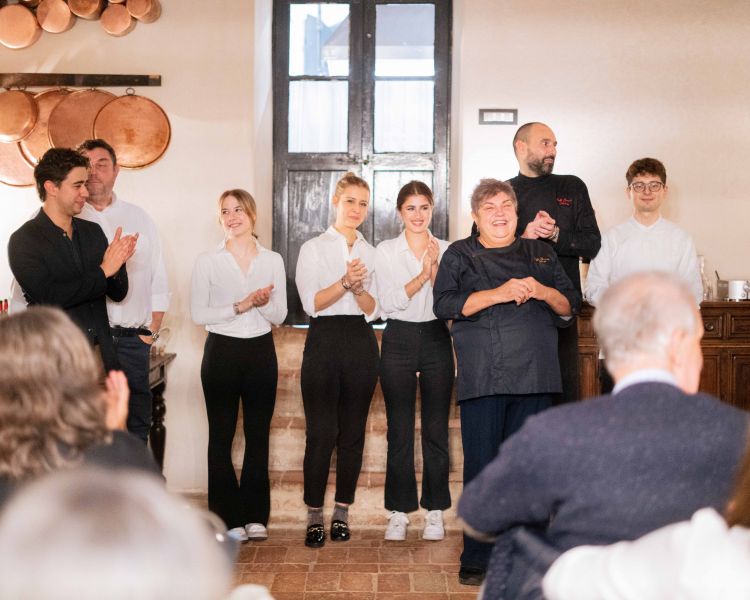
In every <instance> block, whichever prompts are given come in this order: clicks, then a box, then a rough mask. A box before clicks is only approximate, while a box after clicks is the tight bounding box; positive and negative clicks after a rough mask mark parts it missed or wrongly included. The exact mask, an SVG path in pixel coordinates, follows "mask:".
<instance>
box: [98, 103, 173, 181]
mask: <svg viewBox="0 0 750 600" xmlns="http://www.w3.org/2000/svg"><path fill="white" fill-rule="evenodd" d="M94 137H97V138H102V139H104V140H107V141H108V142H109V143H110V144H112V147H113V148H114V149H115V152H116V153H117V162H118V164H119V165H120V166H121V167H124V168H126V169H139V168H141V167H145V166H148V165H150V164H152V163H154V162H156V161H157V160H159V158H161V156H162V155H163V154H164V152H166V150H167V147H168V146H169V140H170V137H171V127H170V124H169V119H168V118H167V115H166V113H165V112H164V111H163V110H162V108H161V107H160V106H159V105H158V104H157V103H156V102H154V101H153V100H149V99H148V98H146V97H144V96H136V95H135V94H130V93H129V94H128V95H125V96H120V97H119V98H116V99H114V100H112V102H110V103H108V104H106V105H105V106H104V107H103V108H102V109H101V110H100V111H99V114H98V115H97V116H96V120H95V121H94Z"/></svg>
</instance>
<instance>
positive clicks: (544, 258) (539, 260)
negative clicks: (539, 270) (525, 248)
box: [534, 256, 549, 265]
mask: <svg viewBox="0 0 750 600" xmlns="http://www.w3.org/2000/svg"><path fill="white" fill-rule="evenodd" d="M534 262H535V263H537V264H538V265H546V264H547V263H548V262H549V256H536V257H534Z"/></svg>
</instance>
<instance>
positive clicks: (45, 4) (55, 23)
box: [36, 0, 76, 33]
mask: <svg viewBox="0 0 750 600" xmlns="http://www.w3.org/2000/svg"><path fill="white" fill-rule="evenodd" d="M36 20H37V21H39V24H40V25H41V26H42V29H44V31H48V32H49V33H63V32H64V31H68V29H70V28H71V27H73V25H75V23H76V16H75V15H74V14H73V13H72V12H70V7H69V6H68V3H67V2H65V0H42V1H41V2H40V3H39V6H38V7H37V9H36Z"/></svg>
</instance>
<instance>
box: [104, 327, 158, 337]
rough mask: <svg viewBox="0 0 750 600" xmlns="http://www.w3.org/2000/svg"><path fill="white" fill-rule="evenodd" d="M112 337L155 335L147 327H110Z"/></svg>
mask: <svg viewBox="0 0 750 600" xmlns="http://www.w3.org/2000/svg"><path fill="white" fill-rule="evenodd" d="M110 331H111V333H112V337H133V336H136V335H149V336H151V335H154V334H153V333H151V330H150V329H146V328H145V327H110Z"/></svg>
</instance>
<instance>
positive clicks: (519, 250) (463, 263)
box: [433, 236, 581, 402]
mask: <svg viewBox="0 0 750 600" xmlns="http://www.w3.org/2000/svg"><path fill="white" fill-rule="evenodd" d="M528 276H532V277H534V278H535V279H536V280H537V281H538V282H539V283H541V284H543V285H546V286H549V287H553V288H555V289H556V290H558V291H559V292H560V293H561V294H563V295H564V296H565V297H566V298H567V299H568V301H569V302H570V307H571V310H572V312H573V314H574V315H575V314H577V313H578V311H579V310H580V307H581V295H580V294H579V293H578V292H577V291H576V290H575V289H574V288H573V284H572V283H571V281H570V279H569V278H568V276H567V275H566V274H565V271H564V270H563V268H562V266H561V265H560V263H559V261H558V260H557V256H556V255H555V251H554V250H553V249H552V248H551V247H550V246H549V244H545V243H544V242H541V241H539V240H528V239H523V238H517V239H516V240H515V241H514V242H513V243H512V244H511V245H510V246H507V247H505V248H484V247H483V246H482V245H481V244H480V243H479V241H478V238H477V236H470V237H468V238H466V239H463V240H458V241H457V242H454V243H453V244H451V245H450V247H449V248H448V249H447V250H446V251H445V253H444V254H443V258H442V260H441V261H440V268H439V270H438V274H437V277H436V279H435V287H434V289H433V295H434V304H433V311H434V312H435V316H436V317H437V318H438V319H446V320H448V319H452V320H453V325H452V327H451V335H452V336H453V345H454V347H455V349H456V358H457V360H458V380H457V384H456V393H457V397H458V400H459V402H460V401H462V400H468V399H470V398H478V397H481V396H492V395H496V394H511V395H521V394H554V393H556V392H559V391H560V390H561V389H562V388H561V385H562V384H561V380H560V366H559V363H558V358H557V328H558V327H567V326H570V325H572V324H574V322H575V320H574V319H568V320H565V319H562V318H561V317H559V316H557V315H556V314H555V313H554V312H553V311H552V309H551V308H550V307H549V306H548V305H547V304H546V303H545V302H542V301H540V300H534V299H532V300H529V301H528V302H525V303H523V304H521V305H520V306H517V305H516V303H515V302H506V303H503V304H495V305H494V306H490V307H488V308H485V309H484V310H481V311H479V312H478V313H476V314H475V315H472V316H470V317H465V316H464V315H463V314H462V313H461V310H462V309H463V306H464V304H465V303H466V300H467V298H468V297H469V296H470V295H471V294H473V293H474V292H478V291H482V290H490V289H492V288H496V287H498V286H499V285H502V284H503V283H505V282H506V281H508V280H509V279H512V278H519V279H521V278H524V277H528Z"/></svg>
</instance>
